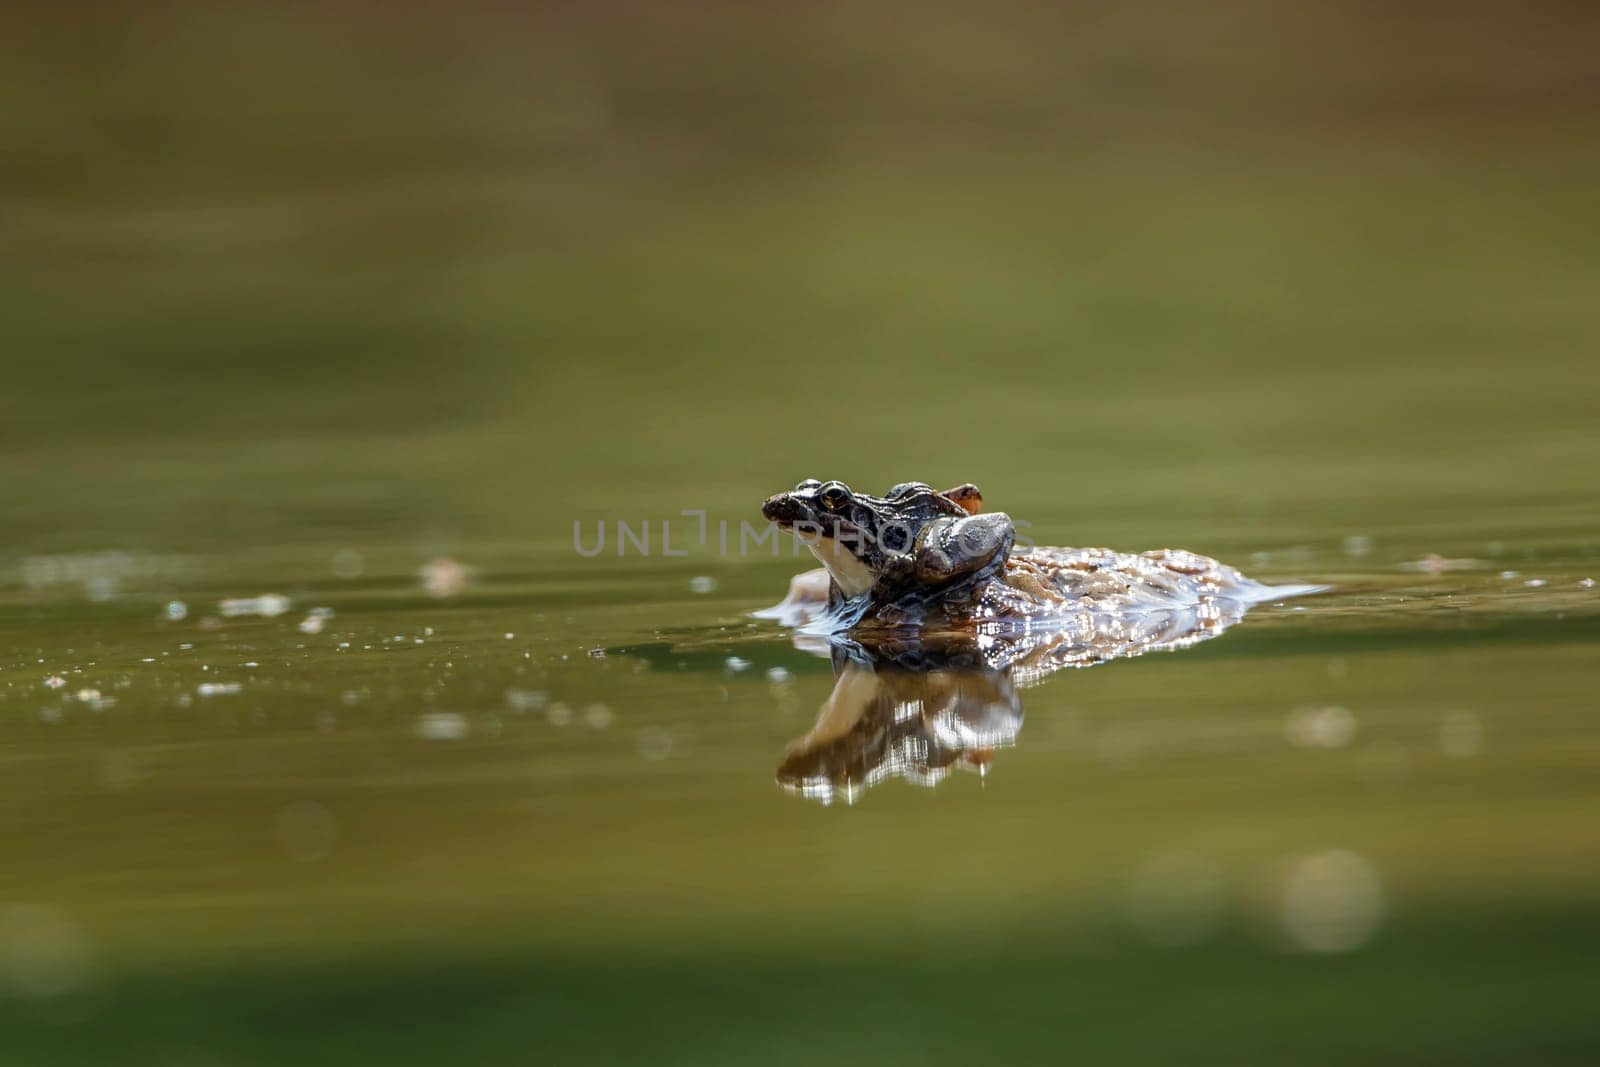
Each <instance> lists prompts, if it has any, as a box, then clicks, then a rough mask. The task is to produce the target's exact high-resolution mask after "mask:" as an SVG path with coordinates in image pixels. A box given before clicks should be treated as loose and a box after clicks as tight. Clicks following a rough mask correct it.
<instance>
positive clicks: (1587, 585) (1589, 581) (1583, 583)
mask: <svg viewBox="0 0 1600 1067" xmlns="http://www.w3.org/2000/svg"><path fill="white" fill-rule="evenodd" d="M1578 585H1579V586H1580V587H1582V588H1584V589H1593V588H1594V579H1593V578H1584V579H1581V580H1580V581H1579V582H1578Z"/></svg>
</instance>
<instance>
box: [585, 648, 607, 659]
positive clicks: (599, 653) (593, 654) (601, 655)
mask: <svg viewBox="0 0 1600 1067" xmlns="http://www.w3.org/2000/svg"><path fill="white" fill-rule="evenodd" d="M589 658H590V659H605V658H606V650H605V649H603V648H591V649H590V650H589Z"/></svg>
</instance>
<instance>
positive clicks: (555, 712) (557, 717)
mask: <svg viewBox="0 0 1600 1067" xmlns="http://www.w3.org/2000/svg"><path fill="white" fill-rule="evenodd" d="M544 717H545V718H546V719H548V720H549V722H550V725H552V726H566V725H567V724H568V723H570V722H572V709H571V708H570V707H568V706H567V705H566V704H563V703H562V702H561V701H559V700H558V701H556V702H555V703H554V704H551V705H550V707H549V708H547V709H546V710H545V713H544Z"/></svg>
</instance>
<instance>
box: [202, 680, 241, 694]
mask: <svg viewBox="0 0 1600 1067" xmlns="http://www.w3.org/2000/svg"><path fill="white" fill-rule="evenodd" d="M243 689H244V686H242V685H240V684H239V683H238V682H201V683H200V684H199V685H198V686H196V687H195V692H196V693H199V694H200V695H201V696H203V697H219V696H229V695H232V694H234V693H238V692H240V691H241V690H243Z"/></svg>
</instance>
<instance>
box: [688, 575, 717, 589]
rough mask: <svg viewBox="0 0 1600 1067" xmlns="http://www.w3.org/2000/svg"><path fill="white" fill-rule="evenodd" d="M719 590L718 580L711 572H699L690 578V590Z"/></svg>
mask: <svg viewBox="0 0 1600 1067" xmlns="http://www.w3.org/2000/svg"><path fill="white" fill-rule="evenodd" d="M716 591H717V580H716V579H715V578H713V577H711V575H709V574H697V575H695V576H694V577H693V578H690V579H689V592H691V593H714V592H716Z"/></svg>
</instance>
